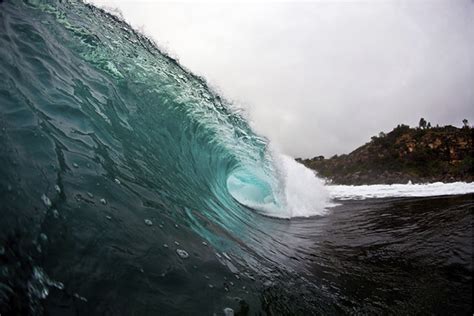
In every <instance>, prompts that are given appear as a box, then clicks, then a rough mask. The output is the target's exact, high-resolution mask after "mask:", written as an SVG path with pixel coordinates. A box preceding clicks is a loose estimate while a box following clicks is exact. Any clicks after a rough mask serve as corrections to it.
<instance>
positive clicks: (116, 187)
mask: <svg viewBox="0 0 474 316" xmlns="http://www.w3.org/2000/svg"><path fill="white" fill-rule="evenodd" d="M0 28H1V32H0V77H1V78H2V79H1V81H0V126H1V130H0V144H1V146H0V197H1V212H0V215H1V216H2V219H1V221H0V268H1V273H0V313H1V314H2V315H8V314H32V315H38V314H43V313H44V314H51V315H66V314H94V315H95V314H97V315H104V314H114V315H117V314H123V315H130V314H138V315H158V314H159V315H162V314H165V315H178V314H179V315H183V314H199V315H212V314H213V313H216V314H223V311H224V309H225V308H232V309H233V310H234V311H235V312H236V314H240V315H245V314H254V313H262V314H268V315H280V314H291V315H294V314H321V313H322V314H328V313H329V314H335V313H336V314H338V313H344V314H345V313H351V312H354V311H355V312H361V313H370V312H373V313H380V312H384V311H387V310H395V311H400V312H403V311H405V312H406V311H407V310H408V311H414V310H418V309H419V308H420V309H423V308H427V307H429V308H431V309H432V310H434V311H436V310H437V308H438V307H437V306H436V305H433V304H431V301H430V300H429V299H428V298H427V297H424V296H423V293H431V294H430V295H432V293H434V292H435V291H436V290H437V289H438V288H443V289H444V292H443V291H440V292H439V293H440V294H439V295H440V296H439V297H438V298H439V302H447V303H446V304H445V305H443V306H442V307H443V308H446V309H445V310H455V311H466V310H467V309H469V308H470V306H472V298H471V300H469V299H468V297H471V295H470V293H472V283H471V282H472V278H470V279H469V277H468V276H469V275H471V274H472V247H470V246H469V245H470V244H471V245H472V233H471V234H470V235H469V231H470V226H469V225H470V224H469V223H471V222H469V221H470V218H471V214H470V212H469V209H470V207H472V201H471V200H470V199H469V198H466V197H455V198H452V199H447V200H442V201H441V202H439V201H436V202H435V205H436V206H432V207H431V208H433V209H434V208H437V214H445V215H446V217H444V216H440V217H434V218H433V222H434V223H436V222H438V223H443V229H447V230H448V231H449V232H457V239H456V240H455V241H450V244H449V247H451V248H449V247H447V248H446V247H445V246H446V244H445V241H443V240H434V241H430V244H429V245H424V244H423V240H421V241H420V240H418V239H417V238H414V239H413V238H410V236H412V235H413V234H414V233H415V232H416V233H419V232H417V230H418V229H419V227H426V232H427V233H426V234H427V236H431V235H437V234H438V233H439V232H433V231H431V229H435V227H436V225H435V224H433V225H427V226H423V225H422V223H423V221H425V220H426V219H427V218H428V219H429V218H430V216H428V215H424V216H415V215H413V221H414V222H415V223H417V222H418V223H419V224H420V225H418V226H417V225H413V223H407V224H406V225H407V226H406V227H404V228H403V229H401V230H400V231H399V233H400V234H398V235H397V234H393V235H392V234H390V233H389V232H390V231H391V230H393V229H398V228H397V227H394V226H393V225H392V220H393V223H399V221H400V219H399V218H398V216H399V215H398V212H397V210H398V209H400V208H401V209H404V208H405V209H407V210H409V211H410V212H413V214H418V212H425V211H426V205H428V204H429V203H428V204H421V206H420V202H419V201H417V200H409V201H406V202H404V201H395V202H393V201H388V202H387V201H385V202H380V203H379V202H374V203H372V202H360V203H361V204H357V203H356V204H355V205H349V206H345V205H342V206H339V208H335V209H334V210H333V211H331V212H328V211H327V210H326V209H325V208H326V206H327V201H328V198H327V194H326V193H325V190H324V187H323V185H322V183H321V181H320V180H318V179H317V178H316V177H315V176H314V174H313V173H312V172H311V171H309V170H307V169H305V168H304V167H302V166H301V165H299V164H296V163H295V162H294V161H293V159H291V158H289V157H286V156H283V155H281V154H278V153H277V152H275V151H273V150H272V149H271V147H272V146H271V144H270V143H269V141H268V140H267V139H265V138H264V137H261V136H259V135H257V134H255V133H254V132H253V131H252V129H251V128H250V126H249V123H248V120H247V119H246V117H245V113H244V112H243V111H242V110H240V109H239V108H238V107H236V106H234V105H233V104H231V103H229V102H228V101H226V100H225V99H224V98H222V97H221V96H219V95H218V94H216V93H215V92H213V90H212V89H210V88H209V87H208V85H207V84H206V82H205V80H204V79H203V78H200V77H198V76H195V75H193V74H192V73H191V72H189V71H188V70H186V69H184V68H183V67H182V66H180V65H179V63H178V62H177V61H176V60H174V59H172V58H170V57H168V56H167V55H166V54H163V53H162V52H161V51H160V50H159V49H158V48H157V47H156V45H155V44H154V43H152V42H151V41H150V40H149V39H147V38H146V37H144V36H142V35H140V34H139V33H137V32H135V31H134V30H133V29H131V28H130V27H129V26H128V25H127V24H125V23H124V22H123V21H121V20H120V19H119V18H117V17H114V16H111V15H109V14H107V13H105V12H104V11H102V10H100V9H97V8H95V7H93V6H90V5H86V4H84V3H82V2H80V1H67V2H62V1H25V2H21V1H4V2H2V3H0ZM428 211H429V210H428ZM444 212H445V213H444ZM380 213H382V214H386V216H387V217H386V218H389V219H390V224H389V225H387V226H384V225H383V223H381V222H380V218H379V217H378V216H379V214H380ZM423 214H424V213H423ZM429 214H431V213H429ZM453 214H457V216H458V217H457V219H456V221H455V220H454V217H453ZM308 216H310V217H309V218H306V217H308ZM282 218H283V219H282ZM289 218H293V220H291V221H290V220H288V219H289ZM466 223H467V224H466ZM395 226H396V225H395ZM471 226H472V225H471ZM374 227H375V228H374ZM372 228H374V231H372ZM348 236H349V237H348ZM413 236H416V234H415V235H413ZM397 243H400V244H401V245H402V246H400V247H399V248H391V247H392V245H393V244H397ZM420 243H421V244H420ZM440 245H441V246H442V247H441V249H445V248H446V249H453V251H454V255H453V254H450V255H447V256H444V254H439V253H437V251H438V249H440V247H438V246H440ZM377 247H379V248H377ZM374 249H375V250H374ZM376 249H380V251H378V250H376ZM387 249H388V250H387ZM397 249H417V251H419V252H416V251H415V252H414V253H412V254H411V253H410V252H409V251H406V253H403V255H406V256H407V257H408V258H410V265H407V263H406V262H405V261H400V258H401V257H403V256H401V255H400V253H399V252H397ZM469 249H470V250H469ZM420 253H421V254H423V258H428V259H427V260H431V259H430V258H433V260H432V261H430V262H428V263H427V262H424V261H423V260H422V259H420V258H419V254H420ZM469 256H471V261H469ZM354 258H358V260H355V259H354ZM434 258H435V259H434ZM453 258H454V259H453ZM374 262H377V263H378V265H375V266H374V264H373V263H374ZM378 267H383V268H382V270H383V271H388V272H387V274H384V273H380V269H379V268H378ZM420 267H425V270H423V269H421V268H420ZM426 267H427V268H426ZM384 269H386V270H384ZM393 271H395V272H394V273H391V272H393ZM446 271H447V272H446ZM412 273H417V274H419V275H421V276H422V277H423V278H422V279H420V280H419V281H418V282H407V280H408V279H410V276H411V275H412ZM433 274H434V275H435V277H433V278H432V279H431V282H430V281H428V275H433ZM411 284H416V285H417V286H418V287H411ZM469 284H471V285H470V287H469ZM359 287H360V288H359ZM368 287H373V288H374V290H373V292H372V291H369V290H368V289H367V288H368ZM426 287H427V288H428V289H430V290H431V292H430V291H425V289H426ZM420 289H421V290H420ZM402 292H403V293H402ZM459 292H460V293H467V294H459ZM401 293H402V294H401ZM446 293H447V294H446ZM463 295H464V302H465V303H464V305H463V304H462V303H459V301H457V300H456V299H454V300H453V301H452V300H451V298H452V297H461V298H463ZM466 295H468V296H466ZM414 296H415V297H418V298H419V300H418V301H419V303H417V304H415V306H416V308H413V309H410V306H411V307H413V306H412V305H411V304H413V302H412V301H410V297H414ZM434 297H436V296H434ZM446 298H449V299H446ZM400 302H401V303H400Z"/></svg>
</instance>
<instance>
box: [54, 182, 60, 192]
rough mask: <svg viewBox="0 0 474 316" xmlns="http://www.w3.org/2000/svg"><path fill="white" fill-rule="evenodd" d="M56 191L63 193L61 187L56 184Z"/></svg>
mask: <svg viewBox="0 0 474 316" xmlns="http://www.w3.org/2000/svg"><path fill="white" fill-rule="evenodd" d="M54 189H55V190H56V192H58V193H61V188H60V187H59V185H57V184H55V185H54Z"/></svg>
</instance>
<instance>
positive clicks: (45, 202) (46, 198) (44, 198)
mask: <svg viewBox="0 0 474 316" xmlns="http://www.w3.org/2000/svg"><path fill="white" fill-rule="evenodd" d="M41 200H42V201H43V203H44V205H45V206H46V207H51V205H52V203H51V200H50V199H49V197H48V196H47V195H46V194H43V195H42V196H41Z"/></svg>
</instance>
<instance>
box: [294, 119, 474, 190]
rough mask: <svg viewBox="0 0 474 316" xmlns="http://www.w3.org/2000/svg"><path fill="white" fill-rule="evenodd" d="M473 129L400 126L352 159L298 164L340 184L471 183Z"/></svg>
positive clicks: (356, 152)
mask: <svg viewBox="0 0 474 316" xmlns="http://www.w3.org/2000/svg"><path fill="white" fill-rule="evenodd" d="M472 140H473V128H472V127H470V126H469V122H468V120H467V119H464V120H463V126H462V127H460V128H458V127H455V126H452V125H447V126H443V127H440V126H438V125H436V126H435V127H432V126H431V123H430V122H427V121H426V120H425V119H424V118H421V119H420V121H419V125H418V127H416V128H412V127H410V126H408V125H404V124H400V125H398V126H397V127H395V128H394V129H393V130H392V131H391V132H389V133H384V132H381V133H380V134H379V135H378V136H373V137H372V138H371V140H370V141H369V142H368V143H366V144H364V145H362V146H360V147H359V148H357V149H356V150H354V151H352V152H351V153H349V154H344V155H339V156H338V155H335V156H333V157H331V158H328V159H326V158H325V157H323V156H316V157H314V158H310V159H301V158H297V159H296V160H297V161H298V162H300V163H302V164H304V165H305V166H307V167H308V168H310V169H313V170H315V171H316V172H317V173H318V174H319V175H320V176H322V177H324V178H326V179H327V180H328V181H330V182H333V183H337V184H358V185H359V184H378V183H387V184H392V183H407V182H408V181H412V182H413V183H426V182H437V181H442V182H454V181H467V182H472V181H473V173H474V169H473V163H474V159H473V150H472Z"/></svg>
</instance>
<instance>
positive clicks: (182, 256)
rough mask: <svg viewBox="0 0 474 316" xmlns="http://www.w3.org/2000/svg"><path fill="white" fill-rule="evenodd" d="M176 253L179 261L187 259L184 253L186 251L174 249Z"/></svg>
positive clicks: (187, 255) (187, 256) (186, 254)
mask: <svg viewBox="0 0 474 316" xmlns="http://www.w3.org/2000/svg"><path fill="white" fill-rule="evenodd" d="M176 253H177V254H178V256H180V258H181V259H187V258H189V254H188V253H187V252H186V250H183V249H176Z"/></svg>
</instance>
